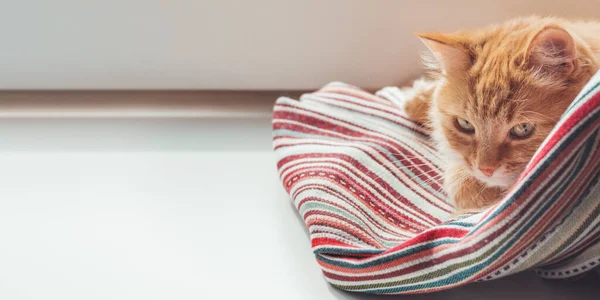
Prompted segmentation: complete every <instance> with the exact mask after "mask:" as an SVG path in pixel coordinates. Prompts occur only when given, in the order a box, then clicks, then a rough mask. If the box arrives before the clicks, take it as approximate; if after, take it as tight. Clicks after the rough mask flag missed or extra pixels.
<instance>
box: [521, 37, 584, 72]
mask: <svg viewBox="0 0 600 300" xmlns="http://www.w3.org/2000/svg"><path fill="white" fill-rule="evenodd" d="M576 51H577V49H576V48H575V41H574V40H573V37H572V36H571V35H570V34H569V33H568V32H567V31H566V30H564V29H562V28H560V27H558V26H549V27H545V28H544V29H542V30H540V31H539V32H538V33H537V34H536V35H535V36H534V37H533V39H532V40H531V42H530V44H529V49H528V55H529V65H530V67H533V68H535V69H536V70H539V71H542V72H543V73H546V74H550V75H569V74H571V73H573V71H575V69H576V67H577V66H576V59H577V53H576Z"/></svg>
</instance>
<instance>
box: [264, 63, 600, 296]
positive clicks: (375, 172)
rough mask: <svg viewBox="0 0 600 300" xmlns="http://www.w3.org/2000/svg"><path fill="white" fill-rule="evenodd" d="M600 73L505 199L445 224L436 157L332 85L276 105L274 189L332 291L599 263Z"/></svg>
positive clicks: (416, 137)
mask: <svg viewBox="0 0 600 300" xmlns="http://www.w3.org/2000/svg"><path fill="white" fill-rule="evenodd" d="M599 86H600V74H597V75H596V76H594V78H593V79H592V80H591V81H590V82H589V83H588V85H587V86H586V87H585V89H584V90H583V91H582V92H581V94H580V95H579V96H578V97H577V98H576V99H575V100H574V101H573V103H572V104H571V106H570V107H569V109H568V111H567V112H566V113H565V114H564V115H563V117H562V118H561V120H560V121H559V123H558V124H557V126H556V127H555V128H554V130H553V132H552V133H551V134H550V135H549V136H548V138H547V139H546V141H545V142H544V143H543V144H542V146H541V147H540V148H539V149H538V151H537V153H536V154H535V156H534V157H533V159H532V160H531V162H530V163H529V165H528V166H527V168H526V170H525V172H524V173H523V174H522V176H521V177H520V179H519V181H518V183H517V184H516V185H515V186H514V187H513V188H512V190H511V191H510V192H509V193H508V195H507V196H506V197H505V198H504V199H503V200H502V201H501V202H500V203H499V204H497V205H495V206H494V207H492V208H490V209H488V210H486V211H484V212H481V213H478V214H471V215H464V216H460V217H454V218H453V217H452V216H451V215H452V212H453V205H452V203H451V202H450V201H449V200H448V198H447V196H446V195H445V194H444V192H443V190H442V188H441V178H440V168H439V166H440V165H441V158H440V157H439V156H438V155H437V153H436V151H435V149H434V148H433V147H432V145H431V144H430V142H429V139H428V137H427V135H426V131H425V130H424V129H423V127H421V126H420V125H419V124H416V123H414V122H412V121H410V120H408V119H407V118H406V117H405V115H404V114H403V113H402V111H401V110H400V109H399V108H398V106H397V105H395V103H398V102H399V101H401V100H402V97H405V96H406V93H407V92H410V91H407V90H400V89H398V88H385V89H383V90H381V91H379V92H377V93H376V94H370V93H368V92H366V91H363V90H360V89H358V88H356V87H353V86H350V85H347V84H343V83H339V82H335V83H331V84H329V85H327V86H325V87H324V88H322V89H321V90H318V91H316V92H314V93H310V94H305V95H303V96H302V97H301V99H300V100H293V99H289V98H285V97H283V98H280V99H278V100H277V102H276V104H275V108H274V115H273V146H274V149H275V153H276V155H277V161H278V162H277V167H278V169H279V174H280V177H281V180H282V183H283V186H284V187H285V189H286V190H287V192H288V193H289V195H290V196H291V199H292V200H293V203H294V205H295V206H296V208H297V209H298V212H299V214H300V215H301V217H302V218H303V219H304V221H305V224H306V226H307V228H308V230H309V233H310V240H311V243H312V249H313V251H314V254H315V256H316V260H317V262H318V264H319V265H320V267H321V268H322V270H323V274H324V275H325V278H326V280H328V281H329V282H330V283H331V284H332V285H334V286H336V287H338V288H340V289H344V290H349V291H359V292H365V293H375V294H396V293H425V292H434V291H438V290H443V289H448V288H452V287H456V286H460V285H464V284H467V283H472V282H476V281H484V280H493V279H496V278H499V277H503V276H507V275H510V274H513V273H516V272H520V271H524V270H529V269H533V270H535V271H536V272H537V273H538V274H539V275H540V276H543V277H546V278H567V277H571V276H576V275H579V274H581V273H583V272H586V271H588V270H591V269H593V268H594V267H595V266H596V265H598V264H600V243H599V242H598V241H599V238H600V184H599V183H598V178H599V176H600V166H599V164H600V148H599V145H598V143H599V141H600V138H599V129H600V118H599V115H600V87H599Z"/></svg>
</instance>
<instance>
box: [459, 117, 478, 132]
mask: <svg viewBox="0 0 600 300" xmlns="http://www.w3.org/2000/svg"><path fill="white" fill-rule="evenodd" d="M455 123H456V127H458V129H459V130H460V131H462V132H465V133H473V132H475V127H474V126H473V124H471V122H469V121H467V120H465V119H461V118H456V122H455Z"/></svg>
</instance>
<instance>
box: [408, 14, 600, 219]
mask: <svg viewBox="0 0 600 300" xmlns="http://www.w3.org/2000/svg"><path fill="white" fill-rule="evenodd" d="M418 36H419V37H420V38H421V40H422V41H423V42H424V43H425V44H426V45H427V47H428V48H429V50H430V52H431V53H430V55H429V56H427V57H426V58H425V62H426V65H427V67H428V68H429V69H430V70H431V71H432V79H430V80H429V81H423V80H420V81H418V82H416V83H415V86H414V89H415V92H416V95H415V96H414V98H411V99H407V100H406V102H405V103H404V110H405V112H406V113H407V114H408V115H409V117H411V118H413V119H415V120H418V121H421V122H425V123H426V124H428V126H429V127H430V128H431V131H432V138H433V140H434V141H435V143H436V144H437V148H438V150H439V151H440V153H441V155H442V157H444V161H446V162H447V165H446V166H444V168H443V169H444V188H445V190H446V192H447V193H448V195H449V196H450V198H451V199H452V200H453V201H454V202H455V205H456V208H457V210H458V212H469V211H478V210H482V209H484V208H486V207H488V206H490V205H493V204H495V203H496V202H498V201H499V200H501V198H502V197H503V195H504V194H505V193H506V191H507V190H508V189H509V188H510V187H511V185H513V184H514V183H515V181H516V180H517V179H518V177H519V175H520V174H521V173H522V171H523V170H524V168H525V166H526V164H527V163H528V162H529V160H530V159H531V157H532V156H533V154H534V153H535V151H536V150H537V148H538V147H539V146H540V144H541V143H542V142H543V140H544V139H545V138H546V136H547V135H548V134H549V133H550V131H551V130H552V128H553V127H554V125H555V124H556V122H557V121H558V119H559V118H560V116H561V115H562V114H563V112H564V111H565V109H566V108H567V107H568V106H569V104H570V103H571V101H572V100H573V99H574V98H575V97H576V96H577V94H578V93H579V91H580V90H581V89H582V88H583V86H584V85H585V84H586V83H587V81H588V80H589V79H590V78H591V77H592V75H594V73H595V72H596V71H597V70H598V68H599V64H600V22H571V21H567V20H564V19H559V18H551V17H545V18H544V17H528V18H520V19H515V20H511V21H509V22H506V23H503V24H500V25H494V26H490V27H486V28H482V29H478V30H465V31H459V32H455V33H451V34H444V33H424V34H418Z"/></svg>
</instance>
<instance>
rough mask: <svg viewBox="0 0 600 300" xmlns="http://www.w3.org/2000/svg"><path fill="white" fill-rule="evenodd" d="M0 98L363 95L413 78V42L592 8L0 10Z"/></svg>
mask: <svg viewBox="0 0 600 300" xmlns="http://www.w3.org/2000/svg"><path fill="white" fill-rule="evenodd" d="M0 1H1V2H0V3H1V4H2V5H1V6H0V7H1V9H0V37H1V41H2V42H1V44H0V89H313V88H316V87H319V86H321V85H322V84H324V83H326V82H328V81H332V80H343V81H346V82H350V83H353V84H356V85H360V86H363V87H366V88H375V87H381V86H384V85H390V84H399V83H402V82H403V81H405V80H408V79H410V78H412V77H413V76H415V75H417V74H419V73H420V69H419V60H418V51H419V50H421V49H422V46H421V45H420V42H419V41H418V40H417V39H416V38H415V37H414V36H413V35H412V32H415V31H427V30H453V29H457V28H459V27H465V26H475V25H483V24H487V23H490V22H495V21H499V20H503V19H505V18H506V17H508V16H515V15H519V14H529V13H532V12H536V13H538V14H548V13H553V14H558V15H561V16H567V17H573V16H580V17H597V18H599V19H600V9H598V5H597V1H593V0H571V1H545V0H530V1H524V0H504V1H486V0H453V1H445V0H439V1H434V0H420V1H419V0H403V1H400V0H370V1H369V0H296V1H285V0H238V1H225V0H221V1H218V0H209V1H206V0H204V1H202V0H160V1H158V0H87V1H86V0H52V1H48V0H20V1H9V0H0Z"/></svg>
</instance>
